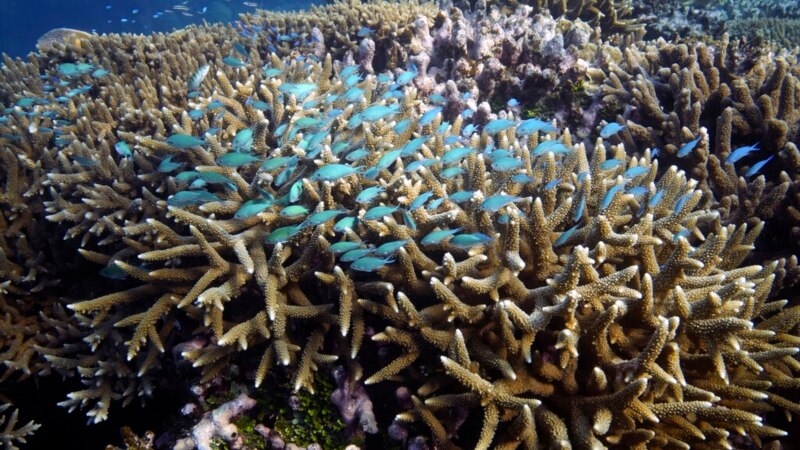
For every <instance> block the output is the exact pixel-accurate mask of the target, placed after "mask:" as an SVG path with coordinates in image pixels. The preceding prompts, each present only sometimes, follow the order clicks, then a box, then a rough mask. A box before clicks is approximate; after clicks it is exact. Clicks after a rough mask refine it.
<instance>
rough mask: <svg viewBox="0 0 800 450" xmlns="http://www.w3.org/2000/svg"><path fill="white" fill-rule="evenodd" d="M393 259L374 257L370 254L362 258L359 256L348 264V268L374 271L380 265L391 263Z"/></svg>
mask: <svg viewBox="0 0 800 450" xmlns="http://www.w3.org/2000/svg"><path fill="white" fill-rule="evenodd" d="M393 262H394V260H393V259H389V258H386V259H380V258H375V257H372V256H365V257H363V258H359V259H358V260H356V261H355V262H353V263H352V264H350V268H351V269H353V270H358V271H359V272H374V271H376V270H378V269H380V268H381V267H383V266H385V265H387V264H391V263H393Z"/></svg>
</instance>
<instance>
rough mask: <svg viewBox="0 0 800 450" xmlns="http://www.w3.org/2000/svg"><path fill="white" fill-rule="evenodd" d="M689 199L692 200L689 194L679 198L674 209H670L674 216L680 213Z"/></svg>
mask: <svg viewBox="0 0 800 450" xmlns="http://www.w3.org/2000/svg"><path fill="white" fill-rule="evenodd" d="M690 198H692V193H691V192H690V193H688V194H684V195H682V196H681V198H679V199H678V201H677V202H675V207H674V208H673V209H672V212H674V213H675V214H678V213H680V212H681V210H682V209H683V207H684V206H685V205H686V202H687V201H689V199H690Z"/></svg>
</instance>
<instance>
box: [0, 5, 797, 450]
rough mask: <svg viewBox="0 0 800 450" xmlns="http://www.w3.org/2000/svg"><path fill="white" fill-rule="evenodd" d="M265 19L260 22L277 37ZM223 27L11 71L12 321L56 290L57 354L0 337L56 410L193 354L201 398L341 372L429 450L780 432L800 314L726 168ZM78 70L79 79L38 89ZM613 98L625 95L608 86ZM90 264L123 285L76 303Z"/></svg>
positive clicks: (100, 414)
mask: <svg viewBox="0 0 800 450" xmlns="http://www.w3.org/2000/svg"><path fill="white" fill-rule="evenodd" d="M348 5H351V6H352V5H356V6H355V8H356V10H357V11H365V10H366V11H380V8H381V7H380V6H375V5H381V3H380V2H377V3H374V4H369V5H367V4H364V5H362V4H357V3H349V4H348ZM409 5H410V8H412V9H414V8H419V9H425V8H430V5H427V4H426V5H427V6H423V5H419V4H416V3H411V4H409ZM336 7H337V6H336V5H333V6H330V7H326V8H327V9H325V8H323V10H325V11H328V12H329V13H331V14H333V13H332V11H338V10H337V9H335V8H336ZM386 8H387V10H388V11H394V14H400V15H402V14H403V12H402V11H403V8H402V7H398V6H396V5H393V6H386ZM376 15H378V13H376ZM304 17H306V16H303V15H298V16H291V15H287V16H285V20H286V23H287V25H286V26H287V27H288V28H291V27H293V26H294V25H292V21H294V20H298V21H304V20H307V18H306V19H304ZM345 17H349V18H351V17H352V16H345ZM428 17H431V16H428ZM349 18H348V19H341V21H342V22H341V23H344V22H346V21H347V20H350V19H349ZM415 19H416V16H413V17H410V18H407V20H406V23H407V22H410V21H412V20H415ZM257 20H258V19H254V18H246V19H245V20H243V24H245V25H242V26H243V27H244V28H245V29H246V30H248V31H247V32H248V33H254V34H256V35H257V34H258V33H259V32H261V31H263V30H259V29H255V28H253V24H255V23H257ZM308 20H310V19H308ZM419 20H427V19H425V17H423V18H422V19H419ZM395 22H396V23H397V25H396V26H398V27H401V28H402V26H403V25H404V22H402V21H400V20H395ZM395 22H393V23H395ZM304 23H305V22H304ZM334 23H336V21H334ZM367 25H369V26H372V27H377V26H378V23H377V22H375V23H371V22H370V23H367ZM306 26H307V25H306ZM393 26H394V25H393ZM209 28H210V29H212V30H217V31H220V32H221V33H220V34H219V35H216V36H215V35H214V34H213V33H203V34H202V35H201V34H200V33H199V31H197V29H192V28H190V29H188V30H186V31H181V32H178V33H176V34H173V35H156V36H154V37H152V38H145V37H141V36H140V37H134V36H105V37H96V36H92V37H91V38H88V39H87V40H86V41H85V42H82V45H81V46H80V47H77V46H60V45H55V46H54V47H53V49H52V51H50V52H49V53H47V55H48V56H47V58H52V59H50V60H47V58H46V57H41V58H40V59H37V58H31V59H30V61H29V62H28V63H24V62H22V61H13V60H10V59H7V60H6V64H5V67H4V68H3V70H2V72H1V73H0V81H1V82H2V85H3V90H4V93H3V96H4V98H3V100H4V101H5V102H6V103H7V104H9V103H14V104H16V106H15V107H14V108H13V110H12V112H11V113H7V114H6V115H5V116H3V117H5V118H6V120H4V121H3V123H0V132H2V133H3V134H2V137H0V145H1V147H0V158H2V161H3V163H4V164H3V171H2V172H0V173H2V174H3V178H2V181H3V189H2V196H0V207H2V212H3V214H2V215H1V216H0V218H2V222H0V223H1V224H2V226H3V236H4V237H3V240H2V241H0V244H2V246H0V250H2V253H0V270H2V273H3V274H4V276H5V277H8V281H7V282H5V283H4V284H3V285H2V288H3V289H2V290H0V300H2V302H3V303H2V305H3V306H4V310H5V309H8V310H9V311H10V312H11V313H10V314H9V317H12V316H13V315H14V314H19V311H17V309H16V308H15V306H14V305H15V304H23V303H24V302H32V301H35V300H34V299H36V298H37V297H38V296H40V297H42V298H51V300H49V302H48V303H47V305H48V306H47V309H45V310H43V311H45V314H43V315H50V316H51V317H47V318H43V319H38V320H39V322H40V323H39V324H36V325H32V326H38V327H41V329H42V330H43V331H45V332H44V333H43V336H42V337H40V338H34V337H32V336H26V335H25V333H26V332H27V331H24V330H21V329H19V328H14V326H13V325H12V324H11V323H8V324H6V323H5V322H4V323H3V328H2V336H3V339H4V340H3V341H0V345H2V346H1V347H0V348H2V349H3V351H4V354H6V355H8V356H7V359H8V360H14V361H15V363H14V364H16V367H17V368H18V369H17V370H21V371H26V373H31V372H32V369H33V370H50V369H52V370H55V371H58V372H60V373H64V374H66V373H78V374H80V376H81V378H82V382H83V383H84V385H85V389H84V390H81V391H76V392H73V393H71V394H69V398H68V399H67V400H66V401H64V402H62V405H63V406H66V407H69V408H70V409H76V408H81V409H84V408H88V413H87V414H88V415H89V416H90V418H92V420H93V421H95V422H99V421H102V420H105V419H106V418H107V416H108V410H109V407H110V405H111V404H112V402H113V401H115V400H121V401H122V402H123V403H127V402H130V401H132V400H133V399H135V398H136V397H138V396H147V395H150V394H154V395H158V394H157V390H156V391H155V392H153V388H154V386H155V385H156V384H155V383H154V380H157V379H158V377H159V376H163V374H164V373H166V372H167V371H168V370H169V369H168V368H167V367H166V366H167V364H164V363H165V362H166V361H168V360H170V359H173V358H174V359H185V360H188V361H189V362H191V363H192V365H193V366H194V367H197V368H198V370H199V372H200V374H201V381H200V383H201V384H202V383H206V382H209V381H211V380H213V379H215V378H216V379H220V378H224V377H226V376H232V375H231V373H232V369H231V368H232V367H236V368H237V373H238V369H239V368H243V369H244V370H243V373H246V375H244V376H245V377H247V378H248V379H249V380H250V381H251V382H252V383H253V384H254V386H255V387H259V386H261V385H262V383H267V382H268V381H269V380H270V379H271V377H270V376H268V375H270V374H275V373H278V374H283V373H286V374H287V375H288V377H289V379H290V380H289V382H290V385H291V386H292V388H293V389H294V390H295V391H299V390H301V389H302V390H307V391H309V392H310V393H314V392H315V383H314V381H315V379H316V378H318V376H315V373H316V372H318V371H320V370H322V369H323V368H330V367H332V366H333V365H334V364H335V365H340V366H343V367H344V368H346V371H347V374H348V377H349V382H348V383H350V384H351V385H352V386H359V387H360V388H361V389H363V386H362V385H366V387H367V390H368V392H372V393H374V392H376V391H369V390H370V389H373V388H374V389H378V388H381V387H384V388H386V389H391V390H396V389H398V388H399V387H402V388H403V389H405V390H406V391H407V392H408V395H406V396H405V397H404V398H403V399H402V400H398V405H395V406H391V405H390V406H387V407H392V408H394V409H395V411H394V412H395V414H396V417H395V419H394V422H393V423H392V425H391V427H392V429H393V430H394V433H395V434H396V435H403V436H406V437H407V436H408V433H409V430H417V432H419V430H422V429H427V435H428V436H429V437H430V441H431V442H432V443H433V445H434V446H436V447H437V448H458V446H461V447H462V448H490V447H491V448H518V447H520V446H522V447H524V448H572V447H575V448H602V447H608V448H697V449H705V448H708V449H716V448H732V447H742V446H754V447H766V446H767V445H772V446H779V445H780V442H781V441H780V440H781V438H783V439H786V436H787V431H790V430H788V429H786V427H785V426H783V425H779V424H778V423H777V422H775V421H774V420H775V419H774V416H775V415H785V416H786V417H787V418H791V419H795V416H796V415H797V414H799V413H800V404H798V403H797V400H796V399H797V395H798V386H800V384H798V381H799V380H800V378H799V374H800V365H798V357H797V354H798V352H800V347H799V344H800V306H798V305H796V304H791V303H789V302H788V301H787V300H783V299H780V298H779V297H780V296H779V295H778V292H779V291H778V290H777V289H776V288H775V287H774V283H775V281H776V274H781V273H783V272H782V271H784V272H785V270H786V267H785V266H784V263H785V262H784V261H764V262H759V263H757V264H755V263H752V262H751V261H752V260H751V259H749V258H750V253H751V252H752V251H753V250H754V248H755V245H754V244H755V242H756V239H757V238H758V236H759V234H760V233H761V231H762V229H763V228H764V222H762V221H761V220H759V219H758V217H757V216H755V215H754V214H751V215H750V216H749V217H748V218H747V220H730V217H728V216H729V215H730V214H725V212H726V211H725V210H724V209H723V208H721V207H720V206H719V204H715V203H714V202H715V200H714V198H713V195H714V194H713V183H712V182H709V181H708V180H709V179H711V180H714V175H713V174H712V175H710V176H708V177H704V178H701V179H700V180H699V181H698V180H696V179H694V178H693V177H692V176H693V175H694V172H692V173H691V174H687V172H686V171H685V170H691V167H685V168H684V167H681V168H679V167H677V166H675V165H669V166H667V165H665V164H663V163H662V162H661V157H662V156H663V153H662V154H656V152H655V150H654V149H652V148H650V147H649V143H648V144H645V145H644V146H642V148H639V147H635V150H637V153H636V154H635V155H633V154H632V153H633V152H627V151H626V147H629V146H631V145H633V144H634V143H635V144H639V143H640V142H642V140H643V139H642V138H640V136H641V133H642V130H641V129H640V126H638V125H636V124H634V123H632V122H630V121H628V122H626V123H625V124H624V125H623V124H618V125H617V126H613V125H612V126H606V127H603V128H602V130H601V131H600V136H598V135H597V134H594V133H593V134H592V139H593V140H582V141H580V140H578V139H577V138H576V135H575V133H573V132H572V131H571V129H570V128H567V127H557V126H556V125H557V124H556V122H555V121H552V122H551V121H548V120H541V119H538V118H527V117H526V118H522V117H521V115H520V114H519V113H518V112H517V113H515V112H514V111H513V108H509V109H510V110H509V111H501V112H499V113H496V114H492V113H491V111H490V110H489V107H488V105H487V104H486V103H480V104H477V105H476V108H475V110H473V109H472V108H469V107H468V106H466V105H467V104H469V102H467V100H469V95H470V94H465V93H461V92H458V90H457V89H456V90H455V93H453V92H450V94H453V95H458V96H462V99H463V100H464V101H465V102H464V103H463V105H465V106H463V107H462V108H460V109H455V110H454V109H447V108H444V107H442V106H441V104H440V102H437V101H434V100H432V99H431V95H430V92H431V91H430V90H429V89H427V88H426V86H427V85H426V84H425V83H424V82H423V81H422V78H423V77H424V76H425V72H424V71H422V70H420V69H419V68H418V67H416V66H414V65H408V66H400V65H397V66H394V65H392V64H386V65H385V66H384V67H380V68H379V70H372V71H370V70H366V68H365V67H364V66H359V65H356V64H352V62H353V61H352V60H351V61H350V62H351V63H347V62H342V61H339V60H338V58H339V57H341V54H337V52H336V50H333V51H332V53H333V55H332V54H331V53H323V54H317V53H315V52H314V51H313V50H312V49H303V48H302V47H303V45H299V46H297V47H294V48H289V47H287V46H286V45H283V44H279V45H283V47H281V48H279V47H277V46H276V47H275V48H274V51H272V52H271V53H268V52H267V51H264V50H263V49H261V48H260V47H258V48H256V46H259V45H264V44H263V43H262V44H257V43H255V42H248V41H247V40H244V41H242V42H237V44H232V43H229V42H227V41H226V40H225V36H226V32H223V31H224V29H227V30H228V31H227V32H231V31H232V27H227V28H226V27H222V26H211V27H209ZM312 28H313V27H312ZM352 29H353V26H352V25H346V26H345V25H342V28H341V29H340V30H339V31H337V32H343V30H352ZM317 30H318V31H319V30H322V34H323V35H325V36H326V37H325V39H326V42H328V40H327V39H329V38H328V37H327V36H329V35H330V33H331V32H332V30H328V29H324V27H323V28H317ZM270 33H273V34H274V35H275V36H276V41H275V42H281V40H282V38H281V37H280V36H281V35H282V34H281V33H280V32H275V31H270ZM375 33H378V34H379V33H380V32H378V31H375ZM195 34H196V35H201V36H202V40H200V41H197V40H194V39H192V36H193V35H195ZM365 34H366V33H365ZM286 36H287V39H284V40H283V42H288V41H291V40H292V39H298V40H302V38H297V37H292V36H291V35H289V34H286ZM337 39H338V38H337ZM387 39H390V38H388V37H387ZM342 41H344V38H342ZM109 42H115V43H116V44H118V45H122V46H126V47H127V48H131V49H134V48H135V50H132V52H131V53H129V54H125V53H123V54H118V53H115V54H113V55H112V54H109V53H106V52H105V51H104V50H103V45H104V44H105V43H109ZM133 42H137V43H139V44H141V45H133ZM304 42H307V43H309V45H311V44H313V42H311V41H304ZM376 42H377V41H376ZM237 45H238V47H237ZM270 45H272V44H270ZM163 48H168V49H170V51H168V52H163V51H160V50H162V49H163ZM351 50H352V49H351ZM156 55H159V57H158V58H156ZM262 58H263V59H262ZM630 58H632V57H631V56H630V55H629V59H630ZM156 59H159V61H160V62H159V63H158V64H156V62H155V61H156ZM779 64H780V63H779ZM371 67H372V69H374V68H375V67H374V66H371ZM619 70H620V71H621V70H622V69H619ZM98 71H102V72H98ZM58 73H60V74H61V76H62V77H63V78H64V79H65V80H67V81H68V83H67V85H65V86H50V87H48V86H47V81H46V80H47V76H42V77H40V75H55V74H58ZM675 77H677V75H675ZM624 81H626V82H629V80H624ZM14 87H18V88H19V89H16V90H13V91H12V90H10V89H13V88H14ZM7 88H8V90H7ZM614 88H615V89H614ZM449 89H451V90H452V89H453V87H452V86H449ZM605 89H606V91H605V92H604V93H605V94H606V95H613V96H616V97H617V98H621V97H623V96H624V94H623V93H622V90H623V87H622V82H621V81H619V79H616V80H615V78H614V76H612V77H611V81H609V82H608V84H607V87H606V88H605ZM612 89H614V90H613V91H612ZM609 91H611V92H609ZM12 92H17V93H18V94H16V95H15V96H14V97H8V96H11V95H12V94H11V93H12ZM436 92H439V91H436ZM61 98H63V100H62V99H61ZM627 100H630V101H637V100H635V99H626V101H627ZM473 103H475V102H474V101H473ZM473 114H474V115H473ZM665 114H666V113H665ZM673 116H674V115H670V116H669V117H670V118H672V117H673ZM664 120H667V119H664ZM670 120H671V119H670ZM43 129H44V130H45V131H42V130H43ZM48 130H49V131H48ZM627 133H634V134H633V136H634V138H635V139H634V142H632V143H629V142H628V141H629V140H630V139H629V137H630V136H631V135H630V134H627ZM673 133H674V138H673V135H669V134H664V135H660V136H659V138H663V139H665V140H668V141H669V143H668V144H669V145H671V146H672V147H668V149H667V155H668V157H670V158H673V159H677V157H676V156H675V155H674V153H675V152H678V153H680V152H681V150H680V149H679V148H680V147H681V146H684V148H685V149H687V150H686V153H687V154H689V153H690V152H695V153H691V154H693V155H694V154H696V153H699V154H702V155H705V154H708V152H709V148H711V146H712V145H713V144H712V143H711V142H709V140H710V137H709V134H708V132H707V130H705V129H704V128H697V129H695V128H692V127H690V126H684V127H683V128H681V129H680V130H673ZM653 139H655V138H653ZM687 142H693V143H692V144H691V146H686V143H687ZM629 144H631V145H629ZM729 153H730V152H726V151H724V150H720V151H718V155H719V157H720V158H725V157H727V156H728V154H729ZM712 158H714V157H713V156H712ZM734 175H735V173H734ZM709 186H712V187H711V188H709ZM41 230H46V231H47V233H50V235H54V236H56V238H45V237H43V236H41V235H40V234H41V233H40V231H41ZM13 236H17V238H16V240H14V239H13V238H12V237H13ZM62 237H63V239H64V240H61V238H62ZM47 239H52V240H54V241H56V240H57V241H58V242H53V243H52V249H50V250H47V248H48V247H47V246H46V245H45V244H48V243H49V241H47ZM70 250H71V251H72V253H73V254H75V253H78V254H80V255H81V256H82V257H83V259H84V260H83V261H81V262H78V263H74V265H78V266H80V267H84V268H85V267H91V268H92V269H91V270H95V271H97V272H98V273H99V274H100V275H102V278H100V277H98V278H93V279H92V283H93V284H92V285H91V286H75V282H76V281H77V280H74V279H69V278H70V276H71V275H70V272H69V270H68V266H67V263H66V262H64V261H58V260H54V261H50V260H49V257H50V255H53V254H55V255H61V254H68V252H69V251H70ZM35 268H42V270H40V271H37V270H35ZM781 276H782V275H781ZM57 282H61V283H64V284H65V286H64V287H63V288H62V289H63V290H62V291H60V292H61V293H60V294H58V295H60V296H62V297H63V296H64V292H66V294H67V296H68V297H69V300H67V301H65V303H66V308H67V309H68V311H64V310H63V308H60V307H59V304H58V303H59V302H60V301H56V300H53V298H57V296H58V295H56V294H54V293H55V292H59V291H57V290H56V289H55V288H54V285H55V284H56V283H57ZM78 284H80V283H78ZM25 312H26V313H27V314H29V315H30V316H31V317H34V316H35V314H31V313H30V312H29V311H28V310H25ZM21 316H23V317H24V315H21ZM34 318H35V317H34ZM31 320H32V323H36V322H35V320H33V319H31ZM40 334H41V333H40ZM6 336H16V337H17V340H16V341H13V340H12V339H10V338H8V337H6ZM37 339H38V340H37ZM12 342H28V344H27V345H26V347H27V348H29V349H34V350H35V353H36V355H37V356H32V354H31V352H28V353H27V354H26V356H24V357H23V352H18V351H13V350H6V348H7V347H12V348H17V347H16V345H17V344H12ZM46 368H47V369H46ZM398 390H399V389H398ZM242 395H244V394H242ZM245 397H246V396H244V397H240V398H242V399H243V400H242V401H243V402H244V400H247V405H248V407H246V408H240V409H242V410H247V409H249V408H250V407H252V404H253V400H252V399H250V398H249V397H248V398H245ZM243 404H244V403H243ZM240 413H241V412H240ZM236 414H239V413H236ZM236 414H233V413H231V414H229V415H236ZM467 414H468V415H469V417H468V418H466V419H465V417H462V416H465V415H467ZM459 415H461V416H459ZM214 417H216V416H214ZM227 419H228V416H226V420H227ZM373 420H374V419H373ZM465 420H468V421H470V423H475V424H478V423H480V424H481V425H480V427H479V429H480V431H479V432H476V433H470V432H468V431H465V430H464V429H463V428H462V429H461V430H460V431H459V427H460V426H461V425H462V424H463V423H464V421H465ZM206 422H208V423H211V422H209V421H208V420H207V421H206ZM781 423H783V422H781ZM789 423H791V422H789ZM225 425H226V426H228V425H230V426H233V427H234V428H233V430H234V431H235V426H234V425H231V424H230V423H228V422H226V423H225ZM209 426H210V425H209ZM383 426H384V427H385V426H386V424H384V425H383ZM366 428H367V427H366V426H365V429H366ZM226 430H227V431H226V433H228V432H230V429H226ZM30 431H33V430H30ZM371 432H372V431H371ZM404 433H405V434H404ZM212 434H213V433H212ZM233 434H234V435H235V434H236V433H233ZM191 439H194V441H193V445H197V446H199V447H200V448H204V447H203V445H201V442H200V441H201V439H200V438H197V437H196V436H194V437H190V440H191ZM234 440H235V438H231V439H230V442H233V441H234Z"/></svg>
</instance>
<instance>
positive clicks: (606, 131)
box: [600, 122, 626, 139]
mask: <svg viewBox="0 0 800 450" xmlns="http://www.w3.org/2000/svg"><path fill="white" fill-rule="evenodd" d="M625 128H626V125H620V124H618V123H616V122H611V123H608V124H606V125H605V126H603V128H602V129H601V130H600V137H602V138H603V139H608V138H610V137H611V136H613V135H615V134H617V133H619V132H620V131H622V130H624V129H625Z"/></svg>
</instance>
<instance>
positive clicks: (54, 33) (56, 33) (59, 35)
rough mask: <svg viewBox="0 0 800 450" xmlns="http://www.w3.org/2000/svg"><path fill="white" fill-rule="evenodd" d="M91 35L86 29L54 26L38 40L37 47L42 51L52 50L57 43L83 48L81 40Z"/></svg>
mask: <svg viewBox="0 0 800 450" xmlns="http://www.w3.org/2000/svg"><path fill="white" fill-rule="evenodd" d="M91 36H92V35H91V34H89V33H87V32H85V31H81V30H75V29H72V28H53V29H52V30H50V31H48V32H47V33H45V34H43V35H42V36H41V37H40V38H39V39H38V40H37V41H36V48H38V49H39V50H41V51H45V50H50V49H52V48H53V46H54V45H55V44H65V45H74V46H75V47H78V48H81V42H82V41H83V40H85V39H89V38H90V37H91Z"/></svg>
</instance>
